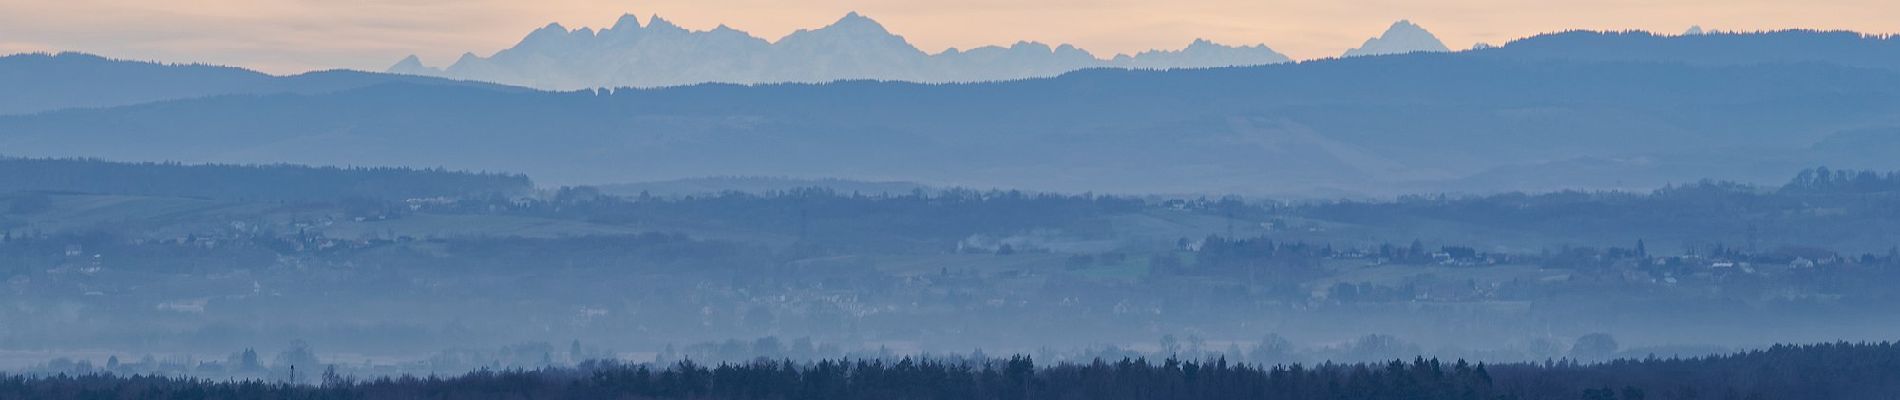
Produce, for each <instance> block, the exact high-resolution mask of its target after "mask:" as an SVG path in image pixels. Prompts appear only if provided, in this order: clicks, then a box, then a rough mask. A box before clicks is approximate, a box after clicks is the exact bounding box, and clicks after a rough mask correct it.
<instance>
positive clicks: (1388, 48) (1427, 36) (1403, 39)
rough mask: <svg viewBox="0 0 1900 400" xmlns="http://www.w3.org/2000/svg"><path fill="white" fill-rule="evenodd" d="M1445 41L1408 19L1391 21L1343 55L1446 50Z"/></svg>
mask: <svg viewBox="0 0 1900 400" xmlns="http://www.w3.org/2000/svg"><path fill="white" fill-rule="evenodd" d="M1446 51H1451V48H1448V47H1445V42H1442V41H1439V40H1438V36H1437V35H1433V34H1432V33H1431V31H1427V30H1425V27H1422V26H1419V25H1418V24H1414V23H1412V21H1411V20H1409V19H1401V20H1398V21H1397V22H1393V23H1392V26H1390V27H1387V28H1386V29H1385V33H1382V34H1380V35H1379V36H1378V37H1374V38H1371V39H1366V42H1365V44H1362V45H1360V46H1359V47H1356V48H1353V49H1351V50H1346V53H1345V54H1344V55H1343V56H1344V57H1356V56H1373V55H1384V54H1404V53H1417V52H1446Z"/></svg>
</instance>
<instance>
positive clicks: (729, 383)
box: [0, 342, 1900, 400]
mask: <svg viewBox="0 0 1900 400" xmlns="http://www.w3.org/2000/svg"><path fill="white" fill-rule="evenodd" d="M308 376H311V377H313V379H310V380H318V381H320V383H318V384H314V385H313V384H293V383H285V382H263V381H209V380H200V379H192V378H172V377H159V376H112V375H82V376H68V375H58V376H50V377H28V376H6V375H0V398H34V399H62V398H178V399H234V398H260V399H417V398H454V399H521V398H589V399H606V398H624V399H1249V398H1255V399H1526V400H1529V399H1589V400H1612V399H1622V400H1636V399H1804V398H1813V399H1819V398H1827V399H1875V398H1889V396H1891V395H1892V394H1893V393H1900V346H1896V345H1895V344H1893V343H1884V342H1883V343H1831V344H1819V345H1799V346H1791V345H1782V346H1775V347H1771V348H1768V349H1763V350H1756V351H1750V352H1745V353H1737V354H1731V355H1722V356H1710V357H1701V358H1688V359H1656V358H1649V359H1643V360H1619V361H1613V362H1608V363H1601V364H1582V363H1576V362H1571V361H1558V362H1545V363H1523V364H1498V365H1483V364H1470V363H1466V362H1463V361H1456V362H1442V361H1439V360H1431V359H1423V358H1419V359H1414V360H1412V361H1410V362H1405V361H1397V360H1395V361H1391V362H1385V363H1360V364H1335V363H1325V364H1319V365H1312V366H1305V365H1298V364H1295V365H1284V366H1272V367H1263V366H1257V365H1249V364H1235V363H1229V362H1227V361H1226V360H1222V359H1216V360H1208V361H1181V360H1176V359H1167V360H1162V361H1159V362H1153V361H1149V360H1145V359H1122V360H1120V361H1114V362H1110V361H1102V360H1099V359H1098V360H1096V361H1094V362H1090V363H1086V364H1068V363H1065V364H1058V365H1054V366H1038V365H1036V364H1035V362H1034V361H1032V360H1031V359H1029V358H1028V357H1024V356H1016V357H1012V358H1009V359H992V360H981V361H965V360H930V359H921V360H920V359H911V358H903V359H897V360H825V361H817V362H809V363H797V362H791V361H771V360H758V361H754V362H750V363H741V364H720V365H716V366H707V365H700V364H695V363H693V362H691V361H682V362H680V363H677V364H673V365H672V366H668V367H654V366H650V365H644V364H641V365H630V364H622V363H617V362H611V361H589V362H585V363H583V364H581V365H580V366H578V367H575V368H550V369H541V370H531V371H530V370H507V371H491V370H481V371H476V372H472V373H469V374H466V375H462V376H456V377H446V378H445V377H435V376H431V377H426V378H422V377H412V376H404V377H384V378H376V379H369V380H356V379H353V378H350V377H343V376H338V375H336V374H334V373H322V374H320V375H319V374H310V375H308ZM317 377H320V378H317Z"/></svg>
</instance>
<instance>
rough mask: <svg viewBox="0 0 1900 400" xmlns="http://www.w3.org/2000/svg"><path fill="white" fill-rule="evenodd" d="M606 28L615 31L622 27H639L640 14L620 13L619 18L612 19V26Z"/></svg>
mask: <svg viewBox="0 0 1900 400" xmlns="http://www.w3.org/2000/svg"><path fill="white" fill-rule="evenodd" d="M608 29H611V30H616V31H617V30H622V29H640V16H638V15H633V13H626V14H620V19H617V20H614V26H613V27H612V28H608Z"/></svg>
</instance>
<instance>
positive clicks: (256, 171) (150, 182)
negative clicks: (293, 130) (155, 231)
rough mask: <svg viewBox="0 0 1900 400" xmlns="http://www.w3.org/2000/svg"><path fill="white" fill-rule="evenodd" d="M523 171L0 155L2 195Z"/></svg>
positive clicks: (204, 190)
mask: <svg viewBox="0 0 1900 400" xmlns="http://www.w3.org/2000/svg"><path fill="white" fill-rule="evenodd" d="M532 189H533V184H532V183H531V182H530V181H529V180H528V177H527V176H523V175H510V174H496V173H470V172H459V171H448V170H443V169H410V168H339V167H310V166H301V165H221V164H194V165H187V164H179V163H125V162H110V161H103V160H94V159H31V158H12V157H0V192H23V191H48V192H80V193H96V194H127V195H142V196H179V197H201V198H214V199H228V200H247V201H299V200H334V199H345V198H366V199H386V200H402V199H410V198H427V197H440V196H463V195H479V194H488V193H517V192H524V191H528V190H532Z"/></svg>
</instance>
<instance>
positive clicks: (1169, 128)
mask: <svg viewBox="0 0 1900 400" xmlns="http://www.w3.org/2000/svg"><path fill="white" fill-rule="evenodd" d="M1388 36H1389V35H1388ZM25 57H27V58H29V59H31V60H33V61H34V62H29V63H16V62H9V61H7V60H0V80H6V81H7V82H31V84H33V85H39V86H33V87H35V88H36V89H35V91H32V92H30V93H28V94H20V93H19V92H18V91H0V99H6V100H5V101H9V102H12V103H10V104H13V106H12V107H14V109H39V110H49V109H57V108H65V109H64V110H59V111H50V112H41V113H38V114H31V115H12V116H0V152H4V153H6V154H7V155H12V156H32V157H46V156H53V157H69V156H87V157H103V158H107V159H114V160H132V161H182V162H222V163H278V162H293V163H302V164H316V165H394V166H416V167H437V166H441V167H449V168H454V169H463V170H480V171H508V172H522V173H527V174H528V175H529V176H532V177H534V178H535V179H536V180H537V181H539V182H545V183H550V184H576V183H604V182H637V181H664V180H671V179H681V178H693V177H706V176H776V177H787V178H792V179H799V178H841V179H852V180H862V181H904V182H918V183H920V184H924V185H930V186H935V187H944V186H956V185H963V186H976V187H1009V188H1023V189H1035V190H1054V191H1074V192H1080V191H1090V190H1093V191H1099V192H1119V193H1138V192H1147V193H1153V192H1166V193H1187V192H1225V193H1243V194H1275V195H1311V196H1334V195H1379V194H1394V193H1408V192H1420V191H1440V190H1443V191H1474V192H1485V191H1496V190H1513V189H1535V190H1544V189H1559V188H1647V187H1654V186H1659V185H1662V184H1665V183H1669V182H1684V181H1688V180H1693V179H1700V178H1720V179H1735V180H1742V181H1751V182H1765V183H1779V181H1780V180H1782V179H1785V178H1786V176H1787V174H1789V171H1795V170H1799V169H1800V168H1803V167H1808V166H1815V165H1828V166H1835V167H1844V168H1858V169H1883V170H1893V169H1900V159H1896V158H1894V157H1891V155H1892V154H1896V153H1897V152H1900V40H1896V39H1893V38H1890V37H1885V36H1870V35H1861V34H1856V33H1851V32H1816V31H1785V32H1770V33H1749V34H1742V33H1720V32H1717V33H1704V34H1699V35H1655V34H1649V33H1640V32H1564V33H1555V34H1548V35H1540V36H1536V37H1531V38H1526V39H1522V40H1518V41H1513V42H1510V43H1507V44H1505V45H1503V46H1500V47H1496V48H1488V49H1482V50H1470V51H1460V52H1452V53H1409V54H1396V55H1385V56H1371V57H1351V58H1342V59H1329V60H1319V61H1307V62H1299V63H1281V64H1274V65H1265V66H1252V67H1232V68H1214V69H1192V70H1169V71H1145V70H1114V69H1089V70H1082V71H1076V72H1070V73H1066V74H1063V75H1061V76H1059V77H1055V78H1046V79H1026V80H1016V81H1007V82H989V83H975V84H915V83H903V82H870V81H850V82H837V83H829V84H770V85H750V86H747V85H723V84H706V85H695V86H688V87H674V88H664V89H622V90H614V91H573V92H547V91H537V90H530V89H523V88H518V87H510V86H500V85H490V84H477V83H468V82H459V81H451V80H445V79H434V78H422V77H404V76H395V75H386V74H373V73H349V74H344V75H337V76H342V77H349V78H350V79H347V80H339V81H340V82H345V83H347V84H334V85H307V86H306V85H289V84H288V83H269V82H314V81H313V80H312V79H313V78H311V77H305V76H299V77H269V76H262V77H261V78H260V77H258V76H259V75H254V74H255V73H253V72H249V71H244V70H237V69H228V68H210V67H200V66H179V65H158V64H147V63H134V62H124V61H112V60H106V59H100V58H97V57H90V56H78V55H67V56H44V55H39V56H25ZM9 60H10V59H9ZM46 63H53V64H46ZM21 65H31V66H33V67H31V68H23V67H20V66H21ZM65 65H70V66H75V67H73V68H68V67H65ZM46 71H56V72H46ZM175 76H186V77H193V78H192V79H204V80H203V81H205V82H240V83H243V82H248V83H245V84H229V85H227V86H219V87H218V89H217V90H207V89H202V88H196V87H193V86H191V85H146V84H139V82H141V81H144V80H163V79H176V78H170V77H175ZM314 76H325V75H323V74H317V75H314ZM88 82H126V83H124V84H123V87H119V88H114V87H110V86H96V85H93V84H91V83H88ZM259 82H263V83H259ZM178 86H183V87H184V88H185V89H190V90H185V89H180V88H179V87H178ZM206 96H209V97H206ZM146 100H150V101H155V102H148V103H142V104H134V105H120V104H122V103H125V102H138V101H146ZM161 100H162V101H161ZM74 107H80V108H79V109H73V108H74Z"/></svg>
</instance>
